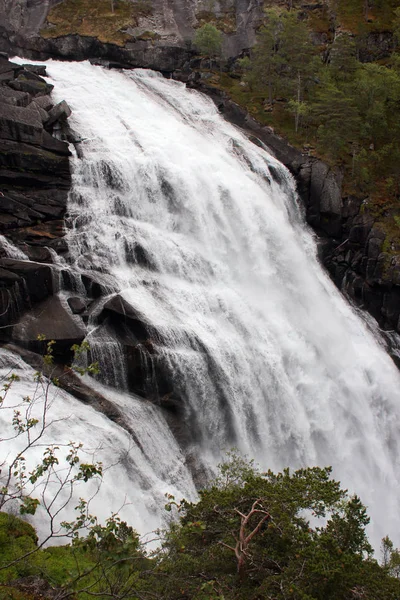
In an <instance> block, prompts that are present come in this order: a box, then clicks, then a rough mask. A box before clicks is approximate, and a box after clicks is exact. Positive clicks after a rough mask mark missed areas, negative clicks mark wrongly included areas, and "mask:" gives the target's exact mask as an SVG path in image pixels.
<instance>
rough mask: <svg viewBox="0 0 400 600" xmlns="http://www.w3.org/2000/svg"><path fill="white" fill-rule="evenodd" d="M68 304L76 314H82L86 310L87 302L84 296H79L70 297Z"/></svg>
mask: <svg viewBox="0 0 400 600" xmlns="http://www.w3.org/2000/svg"><path fill="white" fill-rule="evenodd" d="M68 304H69V307H70V309H71V311H72V312H73V314H74V315H80V314H82V313H83V312H85V310H86V302H84V301H83V300H82V298H79V297H78V296H73V297H72V298H68Z"/></svg>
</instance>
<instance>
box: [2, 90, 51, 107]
mask: <svg viewBox="0 0 400 600" xmlns="http://www.w3.org/2000/svg"><path fill="white" fill-rule="evenodd" d="M44 97H45V96H44ZM30 101H31V97H30V95H29V94H27V93H26V92H18V91H17V90H12V89H10V88H9V87H7V86H5V85H3V86H0V104H11V105H12V106H28V104H29V103H30Z"/></svg>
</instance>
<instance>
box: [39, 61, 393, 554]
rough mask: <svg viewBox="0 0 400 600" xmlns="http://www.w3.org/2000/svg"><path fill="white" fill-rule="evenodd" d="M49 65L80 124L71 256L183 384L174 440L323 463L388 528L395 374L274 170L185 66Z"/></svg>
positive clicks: (272, 462)
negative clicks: (181, 69) (189, 435)
mask: <svg viewBox="0 0 400 600" xmlns="http://www.w3.org/2000/svg"><path fill="white" fill-rule="evenodd" d="M47 69H48V73H49V74H50V76H51V78H52V80H53V83H54V84H55V95H56V98H57V99H59V100H61V99H65V100H67V102H68V104H69V105H70V106H71V108H72V110H73V114H72V117H71V123H72V127H73V128H74V129H75V130H76V131H77V132H79V136H80V138H81V142H80V143H79V148H80V151H79V158H78V156H76V157H75V158H74V160H73V171H74V172H73V190H72V193H71V199H70V205H69V215H70V223H71V229H70V232H69V234H68V243H69V249H70V257H69V263H70V266H69V268H70V269H71V271H72V272H73V273H75V274H77V273H83V274H87V273H88V272H92V273H93V272H95V273H96V277H97V279H98V280H100V281H101V282H102V284H103V286H104V289H106V290H107V292H108V295H109V296H112V295H113V294H114V295H115V294H116V293H118V294H119V296H120V297H121V298H122V299H123V301H124V302H125V305H127V306H130V307H132V309H133V310H134V311H135V313H136V314H138V315H140V318H141V321H142V322H143V323H145V324H146V327H147V329H148V331H150V332H151V343H152V345H153V347H154V348H155V349H156V351H157V356H158V357H159V359H158V360H160V362H161V363H162V365H163V369H164V372H165V373H167V374H168V377H169V379H170V380H171V381H172V382H173V387H174V390H176V393H177V394H178V395H179V397H180V398H181V400H182V401H183V402H184V410H183V414H182V419H183V420H185V421H186V422H187V423H190V427H191V430H192V432H193V440H192V448H191V447H190V446H189V447H188V448H187V452H191V451H193V449H194V450H195V451H196V453H197V455H198V456H200V457H201V461H202V463H203V465H204V466H205V468H206V469H207V468H211V469H212V468H213V467H214V466H215V464H216V463H217V462H218V461H219V460H220V458H221V455H222V453H223V451H224V450H225V449H227V448H229V447H231V446H237V447H238V448H239V449H240V451H241V452H243V453H247V454H248V455H250V456H251V457H255V459H256V460H257V461H258V462H259V463H260V464H261V465H262V467H271V468H273V469H278V468H282V467H284V466H288V465H289V466H291V467H299V466H304V465H310V466H312V465H316V464H319V465H324V466H325V465H333V467H334V475H335V476H336V478H338V479H340V480H341V482H342V484H343V485H345V486H348V487H349V489H350V490H351V491H354V492H356V493H358V494H359V495H360V496H361V497H362V499H363V500H364V502H365V503H366V504H367V505H368V506H369V513H370V515H371V516H372V519H373V527H372V529H371V533H372V539H373V541H374V543H375V544H376V545H378V543H379V539H380V537H382V536H383V535H385V534H386V533H389V534H390V535H395V531H394V529H395V524H396V523H397V520H398V511H399V496H398V492H399V469H398V467H399V458H400V449H399V434H400V391H399V382H400V377H399V374H398V372H397V370H396V368H395V367H394V365H393V363H392V361H391V359H390V358H389V357H388V355H387V354H386V353H385V351H384V349H383V348H382V347H381V346H380V343H379V341H377V340H376V339H374V337H373V335H372V334H371V333H370V331H369V330H368V329H367V327H366V325H365V324H364V323H363V321H362V320H361V319H360V318H359V316H358V315H357V314H356V312H355V311H354V310H353V309H352V308H351V307H350V306H349V305H348V304H347V303H346V302H345V300H344V299H343V298H342V296H341V295H340V294H339V292H338V291H337V290H336V289H335V287H334V286H333V284H332V283H331V281H330V280H329V278H328V277H327V275H326V274H325V273H324V272H323V271H322V269H321V267H320V265H319V264H318V261H317V258H316V251H315V244H314V240H313V238H312V235H311V234H310V232H309V231H308V230H307V228H306V227H305V225H304V222H303V218H302V215H301V210H300V209H299V207H298V205H297V197H296V194H295V190H294V185H293V182H292V180H291V177H290V176H289V174H288V173H287V171H286V170H285V169H284V168H283V167H282V166H281V165H280V164H279V163H278V162H277V161H276V160H275V159H274V158H272V157H271V156H270V155H269V154H268V153H267V152H265V151H264V150H263V149H261V148H258V147H256V146H255V145H253V144H252V143H250V142H249V141H248V140H247V139H246V138H245V137H244V136H243V135H242V134H241V133H240V132H238V131H237V130H236V129H235V128H234V127H232V126H231V125H229V124H227V123H226V122H224V121H223V120H222V118H221V117H220V116H219V115H218V113H217V111H216V109H215V107H214V106H213V104H212V102H211V101H210V100H208V99H207V98H205V97H203V96H201V95H200V94H198V93H196V92H193V91H188V90H187V89H186V88H185V86H184V85H183V84H180V83H177V82H174V81H168V80H165V79H163V78H162V77H161V76H160V75H157V74H154V73H151V72H148V71H142V70H137V71H130V72H116V71H106V70H103V69H101V68H98V67H94V66H92V65H90V64H88V63H80V64H76V63H56V62H49V63H47ZM271 167H272V168H271ZM278 180H279V181H278ZM103 303H104V302H103ZM100 304H101V303H100ZM94 314H95V313H94ZM93 323H94V321H93ZM89 326H90V324H89ZM96 328H97V325H95V324H93V332H92V333H89V336H88V339H89V341H90V338H91V335H92V337H93V339H94V340H95V339H96V335H99V334H98V331H97V329H96ZM96 331H97V333H96ZM105 335H106V338H107V340H108V344H111V345H112V341H110V340H109V338H108V337H107V335H108V334H107V332H106V333H105ZM99 339H100V338H99ZM100 343H101V339H100ZM118 352H119V350H118V343H117V342H115V348H114V349H113V350H111V349H110V348H109V350H108V351H107V356H108V357H110V356H113V357H114V358H113V360H114V361H118V360H119V359H118V356H119V355H120V354H118ZM107 360H109V358H108V359H107ZM124 377H125V371H124V368H119V370H118V373H117V375H116V376H115V377H114V382H115V381H116V380H117V379H119V383H120V384H121V379H123V378H124ZM110 393H111V392H110ZM124 398H125V396H124ZM124 406H125V408H126V407H127V406H128V403H127V402H125V404H124ZM153 410H154V411H156V409H153ZM142 426H143V421H141V420H139V421H137V428H138V429H140V428H141V427H142ZM163 427H164V425H163ZM161 429H162V427H159V431H160V430H161ZM162 430H163V431H164V429H162ZM70 437H72V438H73V437H74V431H73V428H72V431H70ZM174 452H176V449H174ZM152 468H154V467H152ZM128 477H129V475H128ZM185 485H186V489H188V487H189V486H188V484H187V482H186V483H185ZM183 487H185V486H183ZM181 489H182V486H181ZM135 524H136V523H135Z"/></svg>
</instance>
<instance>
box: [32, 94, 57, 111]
mask: <svg viewBox="0 0 400 600" xmlns="http://www.w3.org/2000/svg"><path fill="white" fill-rule="evenodd" d="M33 102H34V103H35V104H36V105H37V106H40V108H43V110H49V109H50V108H51V107H52V106H53V102H52V101H51V98H50V96H37V97H36V98H34V99H33Z"/></svg>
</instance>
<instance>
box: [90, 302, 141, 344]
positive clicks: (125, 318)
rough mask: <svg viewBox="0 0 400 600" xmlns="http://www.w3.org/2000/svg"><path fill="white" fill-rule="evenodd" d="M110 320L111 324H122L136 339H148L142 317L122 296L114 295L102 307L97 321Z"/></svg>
mask: <svg viewBox="0 0 400 600" xmlns="http://www.w3.org/2000/svg"><path fill="white" fill-rule="evenodd" d="M106 317H109V318H110V321H111V323H112V324H114V325H116V324H118V323H124V324H126V325H127V326H128V328H129V330H130V331H131V332H132V333H133V334H134V336H135V338H137V339H146V338H147V337H148V331H147V326H146V324H145V323H144V322H143V317H142V316H141V315H140V314H139V313H138V312H137V311H136V310H135V309H134V308H133V306H131V305H130V304H129V303H128V302H127V301H126V300H125V299H124V298H123V297H122V296H119V295H116V296H113V297H112V298H111V299H110V300H108V301H107V302H106V303H105V304H104V307H103V310H102V313H101V315H100V316H99V320H102V319H104V318H106Z"/></svg>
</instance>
